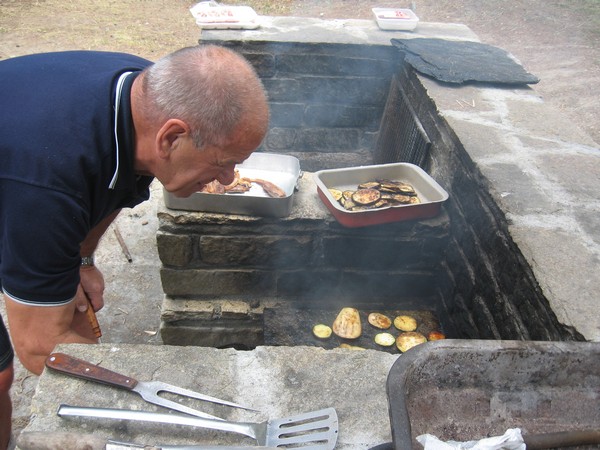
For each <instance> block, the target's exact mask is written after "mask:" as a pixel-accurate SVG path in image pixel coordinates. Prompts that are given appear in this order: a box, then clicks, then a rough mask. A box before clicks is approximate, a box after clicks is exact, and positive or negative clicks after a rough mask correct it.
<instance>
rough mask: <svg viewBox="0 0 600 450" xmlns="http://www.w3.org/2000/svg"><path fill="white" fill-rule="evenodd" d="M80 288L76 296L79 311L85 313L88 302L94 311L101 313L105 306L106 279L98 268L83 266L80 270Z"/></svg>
mask: <svg viewBox="0 0 600 450" xmlns="http://www.w3.org/2000/svg"><path fill="white" fill-rule="evenodd" d="M79 279H80V281H79V286H78V288H77V295H76V296H75V305H76V306H77V310H78V311H80V312H85V310H86V309H87V308H88V301H89V302H90V303H91V304H92V307H93V308H94V311H100V310H101V309H102V307H103V306H104V277H103V276H102V272H100V271H99V270H98V268H97V267H96V266H81V268H80V269H79Z"/></svg>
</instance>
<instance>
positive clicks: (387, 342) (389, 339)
mask: <svg viewBox="0 0 600 450" xmlns="http://www.w3.org/2000/svg"><path fill="white" fill-rule="evenodd" d="M375 343H376V344H377V345H381V346H382V347H391V346H392V345H394V344H395V343H396V338H395V337H394V336H393V335H392V334H390V333H378V334H376V335H375Z"/></svg>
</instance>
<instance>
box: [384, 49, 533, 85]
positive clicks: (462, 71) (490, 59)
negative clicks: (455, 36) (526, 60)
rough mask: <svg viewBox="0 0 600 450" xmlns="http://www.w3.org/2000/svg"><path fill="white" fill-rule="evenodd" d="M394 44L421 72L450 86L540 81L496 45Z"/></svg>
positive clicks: (407, 60) (514, 83) (515, 83)
mask: <svg viewBox="0 0 600 450" xmlns="http://www.w3.org/2000/svg"><path fill="white" fill-rule="evenodd" d="M392 44H394V45H395V46H396V47H397V48H398V50H399V51H400V52H402V53H403V54H404V55H405V56H404V60H405V61H406V62H407V63H408V64H410V65H411V66H412V67H413V68H414V69H416V70H417V71H418V72H420V73H422V74H424V75H428V76H431V77H433V78H435V79H437V80H440V81H444V82H446V83H459V84H460V83H466V82H483V83H499V84H511V85H517V84H535V83H537V82H538V81H539V78H537V77H536V76H534V75H532V74H530V73H529V72H527V71H526V70H525V69H524V68H523V66H521V64H519V63H518V62H517V61H516V60H515V59H514V58H513V57H511V56H510V54H509V53H508V52H506V51H505V50H502V49H501V48H498V47H494V46H492V45H488V44H483V43H480V42H473V41H461V42H457V41H450V40H446V39H439V38H418V39H414V38H413V39H392Z"/></svg>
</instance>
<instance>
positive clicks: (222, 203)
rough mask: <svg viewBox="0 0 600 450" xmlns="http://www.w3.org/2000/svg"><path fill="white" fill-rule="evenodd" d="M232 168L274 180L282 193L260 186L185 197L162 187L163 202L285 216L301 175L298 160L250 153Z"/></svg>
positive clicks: (191, 208)
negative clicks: (270, 193)
mask: <svg viewBox="0 0 600 450" xmlns="http://www.w3.org/2000/svg"><path fill="white" fill-rule="evenodd" d="M236 169H237V170H239V171H240V176H241V177H249V178H261V179H263V180H267V181H270V182H271V183H275V184H276V185H277V186H278V187H280V188H281V189H283V191H284V192H285V193H286V196H285V197H282V198H272V197H269V196H268V195H267V194H266V193H265V192H264V191H263V189H262V188H261V187H260V186H257V185H256V186H255V185H253V186H252V189H250V190H249V191H248V192H244V193H243V194H206V193H203V192H196V193H194V194H192V195H190V196H189V197H187V198H179V197H175V196H174V195H173V194H171V193H170V192H167V191H166V190H165V191H164V199H165V206H166V207H167V208H170V209H181V210H184V211H201V212H211V213H221V214H241V215H250V216H260V217H286V216H288V215H289V214H290V212H291V210H292V202H293V195H294V192H295V190H296V187H297V184H298V179H299V178H300V176H301V171H300V162H299V161H298V159H297V158H294V157H293V156H289V155H280V154H276V153H253V154H252V155H250V157H249V158H248V159H247V160H246V161H244V162H243V163H242V164H238V165H237V166H236Z"/></svg>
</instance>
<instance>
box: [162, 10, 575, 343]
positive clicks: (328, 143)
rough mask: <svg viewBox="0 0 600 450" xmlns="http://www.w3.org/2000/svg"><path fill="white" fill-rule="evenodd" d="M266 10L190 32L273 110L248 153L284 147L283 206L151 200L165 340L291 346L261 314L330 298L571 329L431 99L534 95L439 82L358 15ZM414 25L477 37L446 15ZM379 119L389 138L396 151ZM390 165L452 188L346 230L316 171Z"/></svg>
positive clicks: (286, 314)
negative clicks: (290, 192) (181, 206)
mask: <svg viewBox="0 0 600 450" xmlns="http://www.w3.org/2000/svg"><path fill="white" fill-rule="evenodd" d="M270 20H271V22H269V23H266V24H265V25H264V26H263V27H261V29H260V30H252V31H243V32H242V31H232V30H215V31H203V33H202V39H201V43H217V44H221V45H226V46H228V47H231V48H233V49H234V50H237V51H239V52H240V53H242V54H244V55H245V56H246V57H247V58H248V59H249V60H250V61H251V62H252V63H253V65H254V66H255V67H256V69H257V71H258V73H259V75H260V76H261V78H262V80H263V82H264V84H265V87H266V88H267V91H268V94H269V98H270V103H271V109H272V120H271V124H270V130H269V133H268V135H267V137H266V139H265V142H264V143H263V145H262V146H261V148H260V149H259V151H262V152H271V153H282V154H288V155H293V156H295V157H297V158H298V159H299V160H300V162H301V168H302V170H303V174H302V177H301V178H300V181H299V184H298V189H297V192H296V193H295V194H294V205H293V208H292V212H291V214H290V215H289V216H288V217H284V218H266V217H255V216H242V215H228V214H214V213H206V212H189V211H178V210H171V209H168V208H166V207H162V208H161V209H160V210H159V232H158V236H157V241H158V250H159V255H160V259H161V262H162V269H161V277H162V284H163V289H164V292H165V300H164V304H163V308H162V316H161V320H162V326H161V334H162V339H163V342H164V343H165V344H175V345H200V346H214V347H236V348H253V347H256V346H258V345H262V344H265V343H267V344H274V345H278V344H282V345H289V344H290V343H289V342H285V340H284V341H281V342H280V341H277V340H276V339H275V338H274V336H277V335H282V334H285V331H282V330H281V329H277V326H274V329H276V330H275V331H273V329H271V328H270V327H269V326H268V324H269V323H271V324H277V323H278V321H279V320H280V319H281V320H283V319H284V318H287V319H288V320H290V318H291V319H292V320H293V318H296V319H299V318H303V320H305V322H309V321H310V320H316V317H313V316H311V315H310V312H311V311H312V312H313V313H314V314H316V315H317V316H318V314H320V313H319V312H323V311H325V312H327V313H328V314H331V313H332V312H333V311H335V310H336V309H339V308H341V307H342V306H355V307H357V308H359V309H360V310H361V311H363V312H369V311H372V310H373V311H375V310H382V311H392V312H398V311H411V312H414V313H415V314H418V313H419V312H421V313H430V316H429V317H428V319H427V320H429V321H430V322H431V323H432V325H431V326H432V327H433V328H436V327H438V328H441V329H442V330H443V331H444V333H445V334H446V335H447V336H448V337H451V338H460V339H516V340H583V339H584V337H583V335H582V334H581V332H580V331H578V330H577V329H575V327H573V326H570V325H568V324H565V323H564V322H565V321H564V320H562V319H559V318H558V317H557V314H556V312H555V311H554V310H553V308H552V306H551V305H550V302H549V300H548V297H547V295H546V293H545V290H544V289H542V287H540V284H539V281H538V280H537V279H536V275H535V273H534V271H533V269H532V267H531V264H530V261H529V260H528V258H526V257H525V256H524V255H523V253H522V251H521V248H520V247H519V245H517V244H516V243H515V241H514V239H513V237H512V235H511V232H510V229H509V228H510V221H509V220H507V218H506V212H505V211H504V209H503V205H499V204H498V203H499V202H498V201H497V197H496V195H495V194H496V193H494V192H490V189H489V185H488V184H487V182H486V177H484V176H483V175H482V173H481V171H480V169H479V168H478V166H477V165H476V164H475V163H474V162H473V160H472V159H471V157H470V155H469V154H467V153H466V152H465V149H464V143H463V142H462V141H461V139H459V138H458V136H457V133H456V131H455V129H454V128H453V127H452V126H451V125H450V124H449V121H448V118H447V117H443V116H442V115H441V113H440V105H438V104H437V103H436V98H437V99H438V102H441V101H446V102H449V101H450V100H449V99H451V100H452V101H455V102H456V105H460V106H461V107H463V108H465V109H466V108H470V106H468V105H471V103H469V102H467V101H466V100H465V98H466V97H465V95H469V96H471V97H472V98H477V101H478V102H479V101H482V102H485V97H486V96H492V97H493V96H500V97H502V98H507V97H508V98H509V100H506V101H514V102H516V101H523V102H524V105H526V106H527V105H529V104H530V102H531V99H530V98H529V96H531V95H532V94H531V91H530V90H529V89H528V88H525V87H520V88H511V89H507V88H496V87H494V86H484V87H483V88H481V89H480V88H478V87H473V86H467V87H465V88H464V90H461V91H459V90H457V89H454V88H452V87H448V86H444V85H442V84H439V83H436V82H435V81H433V80H430V79H427V78H425V77H423V76H420V75H419V74H418V73H416V72H415V71H414V69H412V68H411V67H410V66H409V65H407V64H405V63H403V59H402V55H401V54H400V53H399V52H398V51H397V49H396V48H394V47H393V46H392V45H390V38H392V37H397V35H398V33H392V34H390V33H389V32H382V31H380V30H378V29H377V26H376V25H375V24H373V23H371V22H370V21H340V22H337V21H332V22H324V21H320V20H317V19H298V18H270ZM298 24H300V25H298ZM418 31H419V33H420V35H423V36H428V37H438V38H444V39H457V40H460V39H476V38H475V37H474V36H473V35H472V33H470V31H469V30H468V29H466V28H465V27H462V26H455V25H447V26H444V25H440V24H433V25H432V24H422V25H420V26H419V30H418ZM441 91H444V94H443V96H442V95H441V94H440V92H441ZM519 96H522V98H519ZM440 98H441V100H440ZM481 98H483V100H481ZM461 102H462V103H461ZM473 102H475V100H473ZM491 103H492V102H491V101H489V102H488V103H487V105H489V104H491ZM456 105H455V106H456ZM482 114H483V115H485V114H486V111H484V112H483V113H482ZM390 130H393V131H394V132H395V133H396V132H397V133H398V136H399V137H398V138H397V139H401V142H400V143H401V144H402V145H398V146H397V148H393V147H392V148H390V145H391V143H393V142H394V141H395V140H396V138H392V139H390V138H389V131H390ZM484 134H485V133H484ZM386 136H387V137H386ZM489 139H490V141H489V142H486V143H484V145H485V146H490V145H494V141H493V140H494V139H495V137H494V133H489ZM407 142H408V143H410V145H408V144H407ZM411 149H417V150H418V151H417V152H415V151H411ZM401 161H406V162H412V163H415V164H418V165H420V166H421V167H422V168H423V169H425V170H426V171H427V172H428V173H429V174H430V175H431V176H432V177H433V178H434V179H435V180H436V181H437V182H438V183H440V184H441V185H442V186H444V188H445V189H446V190H447V191H448V192H449V193H450V199H449V200H448V201H447V202H446V203H445V205H444V208H443V212H442V213H441V214H440V215H439V216H437V217H435V218H433V219H427V220H416V221H407V222H399V223H393V224H387V225H379V226H374V227H365V228H353V229H349V228H344V227H343V226H341V225H340V224H338V223H337V222H336V221H335V219H334V218H333V216H331V214H330V213H329V212H328V211H327V209H326V208H325V207H324V205H323V204H322V202H321V200H320V199H319V198H318V197H317V194H316V187H315V184H314V181H313V179H312V176H313V172H315V171H317V170H321V169H329V168H339V167H351V166H359V165H368V164H379V163H386V162H401ZM517 182H518V181H517ZM546 290H547V289H546ZM307 312H308V313H307ZM303 314H308V316H307V317H308V318H306V319H304V317H305V316H304V315H303ZM334 317H335V316H334ZM305 326H306V328H307V329H310V327H311V326H312V323H306V324H305ZM284 330H285V328H284ZM273 339H275V340H274V341H272V340H273ZM300 343H307V342H300ZM308 343H309V344H310V342H308ZM317 345H318V344H317Z"/></svg>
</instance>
